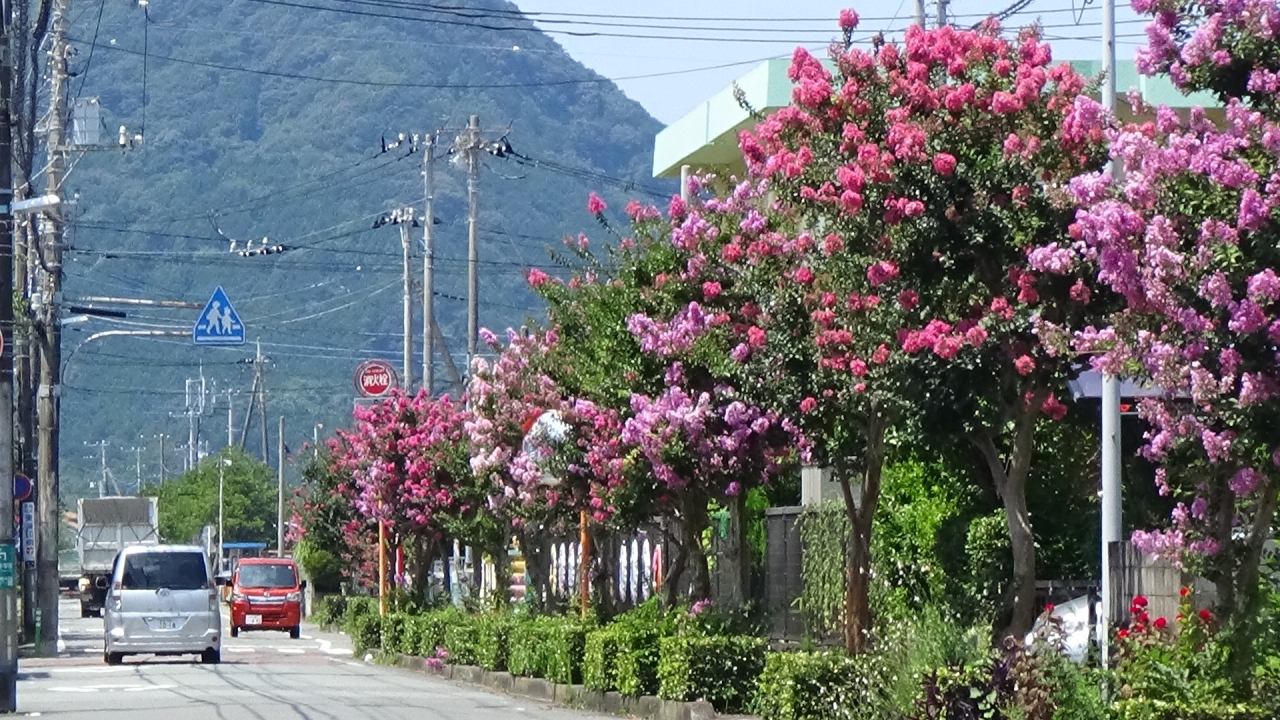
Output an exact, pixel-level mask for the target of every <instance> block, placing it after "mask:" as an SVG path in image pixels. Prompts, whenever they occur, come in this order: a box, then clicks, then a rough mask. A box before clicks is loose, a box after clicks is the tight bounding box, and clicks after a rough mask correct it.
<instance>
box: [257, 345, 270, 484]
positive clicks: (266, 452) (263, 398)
mask: <svg viewBox="0 0 1280 720" xmlns="http://www.w3.org/2000/svg"><path fill="white" fill-rule="evenodd" d="M256 344H257V346H258V377H259V378H261V379H260V380H259V381H258V393H259V395H258V424H259V425H261V426H262V464H264V465H267V466H270V465H271V446H270V445H268V444H267V378H266V376H265V375H263V373H262V341H261V340H258V341H257V343H256Z"/></svg>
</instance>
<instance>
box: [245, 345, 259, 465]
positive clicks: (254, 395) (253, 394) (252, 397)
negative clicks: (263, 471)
mask: <svg viewBox="0 0 1280 720" xmlns="http://www.w3.org/2000/svg"><path fill="white" fill-rule="evenodd" d="M250 362H252V363H253V388H251V389H250V390H249V407H248V408H247V409H246V410H245V411H244V425H243V426H242V427H241V428H240V447H241V448H243V447H244V443H245V441H246V440H248V439H249V421H250V420H252V419H253V405H254V403H256V402H257V401H258V386H259V385H260V384H262V343H261V342H259V343H258V354H257V356H256V357H255V358H254V359H253V360H252V361H250Z"/></svg>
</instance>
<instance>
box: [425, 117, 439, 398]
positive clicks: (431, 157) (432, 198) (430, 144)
mask: <svg viewBox="0 0 1280 720" xmlns="http://www.w3.org/2000/svg"><path fill="white" fill-rule="evenodd" d="M424 143H425V147H424V148H423V150H424V152H423V153H422V194H423V195H424V196H425V198H424V199H425V200H426V217H424V218H423V219H422V246H423V258H422V387H423V388H425V389H426V391H427V395H429V396H434V385H435V372H434V369H433V364H434V362H435V333H434V332H432V325H433V324H434V323H435V317H436V311H435V274H436V268H435V256H436V245H435V229H434V228H435V224H436V211H435V205H436V176H435V170H434V169H433V167H432V163H434V162H435V155H436V135H435V133H427V136H426V138H425V140H424Z"/></svg>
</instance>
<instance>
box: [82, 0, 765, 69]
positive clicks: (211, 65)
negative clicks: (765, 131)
mask: <svg viewBox="0 0 1280 720" xmlns="http://www.w3.org/2000/svg"><path fill="white" fill-rule="evenodd" d="M258 1H261V2H265V1H266V0H258ZM75 42H81V43H83V42H85V41H83V40H75ZM101 47H102V48H103V49H106V50H114V51H116V52H121V53H125V54H127V55H142V54H143V53H142V52H141V51H139V50H133V49H130V48H126V47H122V46H120V45H102V46H101ZM150 57H151V58H152V59H153V60H165V61H168V62H174V63H179V64H181V65H193V66H195V67H203V68H210V69H213V70H226V71H229V72H242V73H249V74H251V75H266V76H268V77H278V78H286V79H290V80H313V81H316V82H326V83H334V84H338V85H359V86H363V87H382V88H422V89H427V90H503V89H524V88H532V87H558V86H562V85H590V84H595V83H607V82H612V83H618V82H625V81H628V80H647V79H650V78H660V77H671V76H675V75H688V74H691V73H699V72H708V71H711V70H723V69H726V68H732V67H741V66H743V65H758V64H760V63H761V62H764V61H765V60H769V59H772V58H774V57H778V56H776V55H771V56H769V57H767V58H763V59H756V60H742V61H739V62H729V63H720V64H718V65H705V66H702V67H696V68H688V69H685V70H667V71H664V72H653V73H643V74H640V75H624V76H621V77H616V78H609V77H604V76H603V75H601V76H598V77H594V78H576V79H570V80H540V81H536V82H508V83H420V82H383V81H376V80H352V79H349V78H335V77H324V76H320V75H304V74H301V73H287V72H281V71H276V70H259V69H255V68H247V67H242V66H238V65H226V64H223V63H213V62H203V61H199V60H190V59H187V58H177V57H171V56H168V55H156V54H155V53H151V55H150Z"/></svg>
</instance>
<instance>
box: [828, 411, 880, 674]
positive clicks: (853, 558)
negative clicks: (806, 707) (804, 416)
mask: <svg viewBox="0 0 1280 720" xmlns="http://www.w3.org/2000/svg"><path fill="white" fill-rule="evenodd" d="M884 432H885V423H884V419H883V418H882V417H880V416H878V415H877V414H876V412H875V410H874V409H873V410H872V414H871V416H870V417H869V418H868V419H867V445H866V449H865V451H864V452H863V457H862V483H861V487H860V488H858V492H857V494H856V495H855V494H854V491H853V486H852V484H851V483H850V482H849V478H850V475H852V474H853V470H852V469H851V468H849V467H848V463H847V461H846V460H843V459H837V460H836V462H835V463H834V464H835V471H836V474H837V475H838V476H839V481H840V491H841V494H842V495H843V496H844V510H845V514H846V515H847V516H848V518H849V541H848V548H847V550H846V552H845V563H846V564H845V581H844V593H845V602H844V645H845V649H846V650H848V651H849V652H850V653H859V652H862V651H864V650H866V649H867V648H868V647H869V646H870V642H871V631H872V629H873V621H874V620H873V618H872V616H871V531H872V527H873V525H872V522H873V520H874V519H875V514H876V507H877V506H878V505H879V503H880V478H881V475H882V474H883V470H884Z"/></svg>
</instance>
